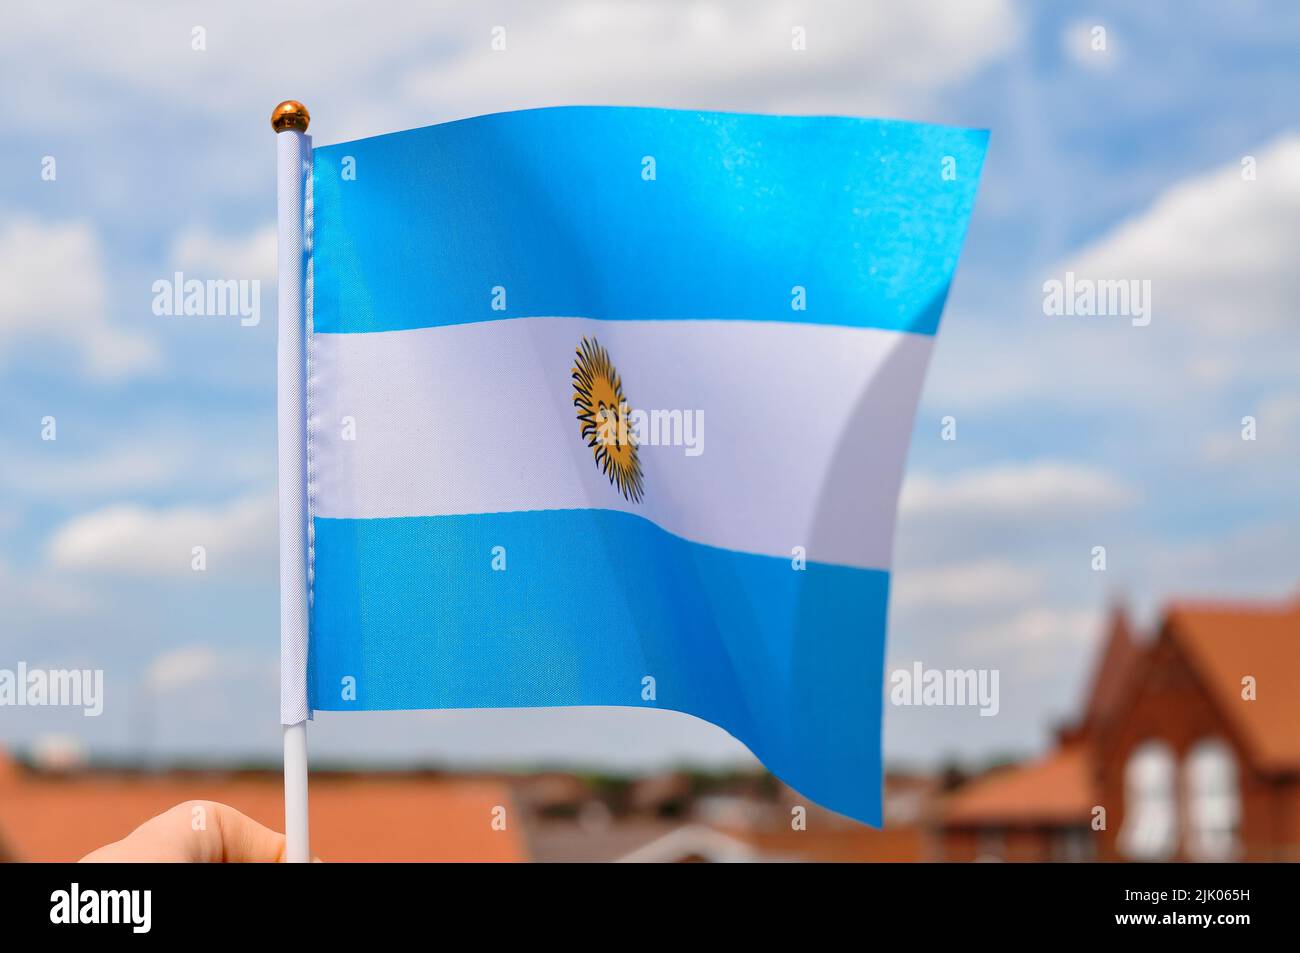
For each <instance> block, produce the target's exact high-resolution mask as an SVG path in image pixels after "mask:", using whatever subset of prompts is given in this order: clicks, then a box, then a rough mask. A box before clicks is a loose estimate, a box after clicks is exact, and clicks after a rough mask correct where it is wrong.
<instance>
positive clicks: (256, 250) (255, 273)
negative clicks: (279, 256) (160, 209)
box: [172, 222, 276, 285]
mask: <svg viewBox="0 0 1300 953" xmlns="http://www.w3.org/2000/svg"><path fill="white" fill-rule="evenodd" d="M172 261H173V263H174V264H175V266H176V267H177V268H178V269H180V270H181V271H183V272H185V273H186V277H187V278H222V279H236V280H241V281H242V280H251V279H257V280H259V281H261V282H262V283H263V284H265V285H271V284H274V283H275V278H276V237H275V223H274V222H270V223H268V224H266V225H262V226H260V227H259V228H256V229H254V230H253V231H251V232H249V233H248V234H244V235H229V236H227V235H217V234H215V233H213V232H212V231H210V230H209V229H207V228H206V227H203V226H191V227H190V228H187V229H185V230H184V231H182V232H181V233H180V234H178V235H177V236H176V239H175V241H174V242H173V243H172Z"/></svg>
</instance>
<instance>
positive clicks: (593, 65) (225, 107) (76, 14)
mask: <svg viewBox="0 0 1300 953" xmlns="http://www.w3.org/2000/svg"><path fill="white" fill-rule="evenodd" d="M196 20H197V21H201V25H202V26H203V27H204V29H205V30H206V34H205V42H206V49H204V50H201V51H200V50H195V49H193V48H192V42H191V30H192V28H193V26H194V25H195V21H196ZM394 24H400V29H395V28H394ZM6 26H7V29H6V30H5V31H4V32H3V33H0V56H4V57H5V59H6V61H7V62H9V63H10V64H11V65H12V66H15V68H20V66H21V64H23V63H27V62H30V63H33V64H37V63H38V64H39V65H40V67H41V68H42V69H43V70H46V71H49V72H50V73H51V74H54V75H59V76H60V77H61V82H62V84H63V85H62V88H64V89H65V90H67V91H68V95H67V96H66V97H65V99H66V100H67V106H68V109H70V110H72V112H71V113H69V112H68V111H67V110H64V111H62V112H60V115H59V122H60V123H68V122H76V123H78V125H79V126H80V127H83V128H84V127H85V125H86V124H94V123H106V122H111V121H113V119H114V116H113V115H112V112H111V111H112V109H113V108H124V107H125V106H126V105H127V104H129V107H130V108H131V109H132V110H133V112H135V113H137V114H138V112H139V111H140V110H141V108H148V107H142V106H141V105H140V103H139V100H140V99H143V100H144V101H145V102H147V103H155V104H160V105H161V104H170V105H175V104H183V105H184V107H185V109H186V111H187V114H189V113H192V112H193V111H195V110H200V111H208V112H210V113H218V112H224V113H229V114H230V115H231V116H232V117H237V118H238V119H239V121H240V122H241V125H245V126H246V124H247V122H248V118H249V116H248V110H250V109H253V108H256V110H257V115H258V116H259V118H260V117H263V116H265V115H266V114H268V113H269V110H270V107H271V106H272V105H274V103H275V101H276V100H277V99H279V98H282V97H283V96H284V95H289V94H292V95H296V96H299V97H301V98H302V99H303V100H304V101H306V102H307V104H308V106H310V107H312V108H313V109H317V108H318V107H319V108H320V109H322V110H328V113H327V114H328V115H329V117H330V121H329V128H330V130H331V132H330V135H329V136H328V141H338V140H341V139H347V138H352V137H355V136H360V135H373V134H376V133H381V132H387V131H390V130H391V129H393V128H404V127H409V126H418V125H424V124H426V123H428V122H432V121H436V120H438V119H441V118H449V117H451V116H463V115H471V114H473V113H476V112H483V111H495V110H502V109H511V108H519V107H522V106H533V105H557V104H563V103H596V102H600V103H636V104H639V105H662V106H683V107H695V108H724V109H734V110H777V109H789V110H792V111H814V112H825V111H840V112H855V113H860V112H873V111H884V112H901V111H903V109H904V108H905V107H906V105H907V104H909V103H915V102H916V101H917V100H918V99H921V100H924V99H925V98H926V97H927V96H928V95H929V94H930V93H932V92H934V91H935V90H938V89H941V88H944V87H946V86H949V85H951V84H953V83H955V82H957V81H959V80H960V79H962V78H964V77H966V76H968V75H970V74H971V73H973V72H974V71H976V70H978V69H979V68H981V67H983V66H985V65H987V64H989V63H991V62H993V61H995V60H997V59H998V58H999V57H1001V56H1003V55H1005V54H1007V53H1008V52H1009V51H1010V50H1011V49H1013V47H1014V46H1015V44H1016V42H1017V40H1018V38H1019V35H1020V24H1019V20H1018V17H1017V16H1016V13H1015V9H1014V6H1013V4H1012V3H1011V2H1010V0H964V2H962V3H960V4H952V3H948V2H942V0H910V2H908V3H897V4H877V3H870V4H868V3H857V2H851V0H843V2H837V3H816V4H814V3H789V2H780V0H776V2H742V0H734V2H719V0H713V2H695V3H691V4H684V3H678V2H669V0H627V2H621V3H618V4H609V3H597V2H591V0H572V2H556V3H547V4H538V3H529V2H514V3H509V2H507V3H499V4H494V5H493V6H492V7H491V8H490V9H487V10H485V9H482V8H479V7H477V6H473V5H467V4H441V5H440V4H429V3H427V2H415V0H405V2H378V0H377V2H373V3H371V4H369V5H367V8H366V10H365V11H364V13H362V12H360V11H358V10H357V9H356V7H355V5H353V4H349V3H346V2H342V0H320V2H319V3H316V4H314V5H313V7H312V13H311V15H310V16H303V15H302V12H301V11H300V10H298V9H296V8H292V7H282V6H278V5H275V4H266V3H252V2H247V3H228V4H222V5H220V6H218V7H212V8H210V9H205V10H204V11H203V13H202V14H201V15H196V14H195V13H194V12H191V11H187V10H184V9H179V8H178V9H172V8H167V9H162V8H157V9H156V8H148V9H146V8H143V7H140V8H132V7H125V8H123V9H120V10H119V9H109V8H107V7H105V6H104V5H102V4H98V3H91V2H83V3H66V4H58V5H55V6H52V7H51V6H46V7H41V8H39V9H38V8H35V7H33V8H31V9H30V10H29V9H25V8H21V7H20V8H19V9H17V10H16V11H14V12H13V14H12V19H11V20H10V21H9V22H8V23H7V24H6ZM496 26H502V27H504V28H505V30H506V50H505V51H504V52H496V51H494V50H492V48H491V40H492V32H491V31H492V29H493V28H494V27H496ZM795 27H804V28H805V29H806V31H807V48H806V50H804V51H801V52H796V51H794V50H792V49H791V38H792V30H793V29H794V28H795ZM287 33H291V34H292V36H293V38H294V42H293V49H294V50H295V51H305V52H304V55H286V52H285V46H284V39H283V38H284V36H285V35H286V34H287ZM159 76H166V77H167V80H166V82H161V83H160V82H159V81H158V77H159ZM521 79H523V81H522V82H521ZM105 83H111V84H113V85H114V88H119V87H120V88H125V89H126V90H129V91H130V92H131V93H132V94H134V95H128V96H118V97H115V98H110V99H109V100H105V98H104V97H102V96H91V95H85V96H80V97H79V96H77V95H75V93H76V92H77V91H81V92H84V93H87V94H90V93H92V92H93V91H97V90H99V89H101V88H102V87H103V85H104V84H105ZM376 88H381V89H383V90H384V95H383V96H381V97H376V96H375V95H373V92H374V90H375V89H376ZM25 99H33V101H35V98H33V97H17V100H19V101H16V102H13V103H9V104H7V105H6V106H5V107H4V113H7V114H8V115H9V117H10V118H11V119H12V120H16V121H18V122H21V123H23V124H26V125H32V126H44V125H45V124H47V123H48V122H49V121H50V118H49V116H48V115H47V114H46V112H45V111H43V110H38V109H32V108H31V107H30V106H29V105H28V104H27V103H26V102H23V101H22V100H25ZM253 104H256V106H254V105H253ZM322 115H325V113H322ZM264 121H265V120H264V119H262V122H264Z"/></svg>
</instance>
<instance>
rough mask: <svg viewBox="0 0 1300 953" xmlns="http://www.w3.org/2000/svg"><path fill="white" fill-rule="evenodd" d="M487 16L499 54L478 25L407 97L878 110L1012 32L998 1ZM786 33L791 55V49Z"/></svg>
mask: <svg viewBox="0 0 1300 953" xmlns="http://www.w3.org/2000/svg"><path fill="white" fill-rule="evenodd" d="M493 22H494V23H496V24H500V25H502V26H503V27H504V28H505V30H506V33H505V39H506V50H505V51H493V50H492V49H491V47H490V44H489V40H490V38H491V37H490V34H489V24H486V23H485V24H483V25H482V26H481V27H479V28H478V29H477V31H471V32H470V33H469V35H470V36H471V37H473V38H474V40H476V41H477V42H473V43H470V44H469V45H466V46H464V47H462V48H461V49H459V50H458V51H456V52H455V53H453V54H451V55H447V56H442V57H437V58H435V59H434V60H433V61H432V62H431V63H430V64H428V65H424V66H421V67H420V68H418V69H416V70H414V71H412V72H411V73H410V74H409V75H408V76H407V79H406V81H405V84H404V86H403V89H404V91H405V92H406V94H407V95H408V96H409V97H410V99H411V100H413V101H416V102H420V101H423V102H445V101H446V100H447V98H448V92H449V91H451V90H454V91H455V93H456V96H457V97H458V99H461V100H462V101H463V102H465V108H466V109H474V108H488V109H506V108H520V107H525V106H537V105H550V104H554V103H556V102H566V101H568V102H584V103H593V102H599V103H614V104H640V105H670V106H688V107H696V108H714V109H745V108H748V109H758V108H762V109H781V110H789V111H795V112H800V111H813V112H826V111H841V112H852V113H869V112H876V111H879V112H890V111H897V110H900V109H901V108H903V106H904V104H906V103H908V102H914V101H916V99H918V98H920V97H923V96H924V94H926V93H929V92H931V91H934V90H936V89H940V88H943V87H945V86H947V85H949V84H950V83H952V82H955V81H956V80H958V79H960V78H961V77H963V76H966V75H968V74H970V73H971V72H973V71H975V70H976V69H978V68H980V67H982V66H984V65H986V64H988V63H990V62H992V61H993V60H995V59H997V58H998V57H1000V56H1001V55H1003V54H1005V53H1006V52H1007V51H1008V50H1010V49H1011V48H1012V46H1013V45H1014V44H1015V42H1016V40H1017V38H1018V36H1019V28H1018V24H1017V21H1016V19H1015V16H1014V11H1013V9H1012V7H1011V5H1010V4H1009V3H1007V2H1004V0H973V2H965V3H961V4H951V3H938V2H934V0H923V2H915V0H913V2H909V3H905V4H853V5H836V6H834V7H831V8H828V7H826V6H822V5H813V4H791V3H766V4H755V3H744V4H734V3H732V4H728V3H716V2H715V3H698V4H692V5H691V6H689V7H687V6H683V5H678V4H671V3H663V2H652V0H636V2H625V3H620V4H618V5H610V4H602V3H592V2H577V3H569V4H564V5H547V6H545V7H544V8H543V7H534V8H532V9H531V10H530V9H528V8H519V9H518V11H517V12H515V13H514V14H513V15H511V16H508V17H506V16H501V17H498V18H497V19H496V20H494V21H493ZM796 27H798V28H802V29H803V30H804V31H805V37H806V49H804V50H803V51H796V50H793V49H792V48H791V47H792V36H793V31H794V29H795V28H796ZM520 76H528V77H532V78H533V81H531V82H529V83H526V84H521V83H520V82H519V77H520Z"/></svg>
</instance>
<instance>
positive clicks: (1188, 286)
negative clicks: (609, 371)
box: [926, 134, 1300, 436]
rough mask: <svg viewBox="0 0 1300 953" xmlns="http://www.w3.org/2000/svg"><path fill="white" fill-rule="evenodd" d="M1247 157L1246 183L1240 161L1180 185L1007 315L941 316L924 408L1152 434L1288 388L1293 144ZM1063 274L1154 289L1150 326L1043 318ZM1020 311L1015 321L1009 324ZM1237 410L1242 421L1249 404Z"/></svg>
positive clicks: (1064, 265) (1029, 288) (1299, 210)
mask: <svg viewBox="0 0 1300 953" xmlns="http://www.w3.org/2000/svg"><path fill="white" fill-rule="evenodd" d="M1252 156H1253V158H1254V160H1255V170H1256V174H1257V178H1256V179H1255V180H1254V181H1248V180H1245V179H1243V178H1242V164H1241V158H1245V157H1244V156H1243V157H1241V158H1236V159H1232V160H1231V161H1229V162H1226V163H1224V164H1223V165H1221V166H1219V167H1218V168H1215V169H1212V170H1210V171H1207V172H1204V173H1201V174H1198V175H1194V176H1191V177H1189V178H1187V179H1184V180H1183V181H1181V182H1178V183H1176V184H1175V185H1173V186H1171V187H1170V188H1169V189H1167V190H1166V191H1165V192H1164V193H1162V194H1161V195H1159V196H1157V197H1156V198H1155V199H1154V200H1153V201H1152V203H1151V204H1150V205H1149V206H1148V207H1147V208H1146V209H1144V210H1142V211H1141V212H1140V213H1138V214H1136V215H1134V216H1133V217H1132V218H1130V219H1128V220H1127V221H1125V222H1123V223H1121V224H1119V225H1117V226H1115V227H1114V228H1112V229H1111V230H1110V231H1108V232H1106V233H1105V234H1103V235H1102V236H1101V237H1099V238H1098V239H1097V240H1095V241H1093V242H1091V243H1089V244H1088V245H1086V246H1084V247H1082V248H1080V249H1079V250H1078V251H1076V252H1075V253H1073V254H1071V255H1069V256H1066V257H1065V258H1063V259H1062V260H1060V261H1058V262H1055V263H1054V264H1053V265H1052V266H1051V267H1050V268H1047V269H1045V270H1044V271H1043V272H1042V273H1041V274H1039V275H1038V276H1036V277H1035V278H1033V279H1032V280H1031V281H1030V282H1029V283H1028V284H1027V285H1026V287H1025V288H1023V289H1021V290H1020V291H1019V292H1016V291H1015V290H1014V289H1013V290H1012V291H1010V292H1009V294H1008V297H1009V301H1010V302H1011V306H1010V307H1009V308H1008V309H1006V310H1004V311H1002V312H1000V313H999V314H998V316H997V317H996V319H994V318H989V319H988V320H985V321H979V320H970V316H969V315H961V314H950V315H949V316H948V317H947V318H946V319H945V323H946V325H947V329H946V333H945V334H944V335H943V337H942V338H941V340H940V342H939V346H938V347H937V348H936V351H935V360H934V366H933V368H932V370H931V373H930V375H929V378H928V380H927V388H926V402H927V405H928V406H931V407H942V408H944V410H943V411H942V412H943V413H956V412H960V411H962V410H965V411H966V412H968V413H969V412H971V411H973V410H974V409H976V408H988V407H998V406H1007V405H1014V404H1016V403H1017V402H1021V401H1033V402H1034V403H1033V404H1032V405H1031V406H1032V407H1033V408H1035V409H1038V408H1042V407H1044V406H1064V407H1068V408H1069V409H1070V411H1071V412H1072V413H1078V412H1079V411H1081V410H1088V409H1107V410H1112V411H1118V412H1120V413H1123V414H1124V415H1126V416H1127V417H1132V418H1138V417H1142V418H1144V422H1146V423H1155V424H1156V425H1157V426H1156V427H1148V429H1149V430H1152V431H1153V432H1157V431H1158V425H1159V424H1161V423H1167V421H1168V418H1169V415H1170V412H1171V409H1173V408H1177V409H1178V411H1179V412H1180V413H1181V414H1182V415H1183V418H1184V419H1185V420H1193V419H1204V418H1205V416H1206V415H1207V414H1213V415H1216V416H1218V415H1220V414H1222V411H1223V406H1224V404H1223V399H1224V398H1225V397H1229V396H1230V395H1231V392H1232V389H1233V388H1238V387H1240V388H1248V389H1253V388H1256V387H1262V388H1268V389H1270V390H1273V389H1288V388H1291V386H1292V384H1293V382H1294V379H1295V368H1296V366H1297V364H1298V363H1300V322H1297V321H1296V320H1295V315H1294V310H1295V308H1294V303H1295V302H1296V301H1297V300H1300V268H1296V267H1295V262H1294V258H1295V249H1296V248H1297V247H1300V135H1296V134H1290V135H1287V136H1284V137H1282V138H1280V139H1278V140H1276V141H1275V142H1273V143H1271V144H1269V145H1266V146H1263V147H1261V148H1259V149H1256V150H1254V151H1253V152H1252ZM1067 271H1072V272H1074V274H1075V276H1076V278H1085V277H1091V278H1097V279H1112V280H1117V279H1131V280H1136V281H1150V282H1151V285H1150V289H1151V300H1150V313H1151V323H1150V324H1149V325H1148V326H1147V327H1133V326H1132V324H1131V319H1130V318H1128V317H1071V316H1057V317H1046V316H1044V315H1043V314H1042V303H1043V290H1042V285H1043V283H1044V282H1045V281H1048V280H1062V279H1063V277H1064V275H1065V273H1066V272H1067ZM1016 302H1018V303H1019V308H1020V310H1019V315H1020V316H1019V318H1012V319H1008V317H1007V314H1008V312H1011V313H1013V314H1014V313H1015V312H1016V306H1015V303H1016ZM1009 341H1014V347H1008V342H1009ZM1234 409H1235V408H1234ZM1235 411H1236V418H1235V419H1240V417H1241V416H1243V415H1245V414H1248V413H1251V408H1250V407H1249V406H1240V408H1239V409H1235ZM1150 418H1158V419H1156V420H1154V421H1152V420H1151V419H1150ZM1216 426H1217V421H1216ZM1197 436H1200V435H1197Z"/></svg>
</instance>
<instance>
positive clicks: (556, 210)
mask: <svg viewBox="0 0 1300 953" xmlns="http://www.w3.org/2000/svg"><path fill="white" fill-rule="evenodd" d="M986 141H987V133H986V132H983V131H973V130H963V129H951V128H944V127H938V126H930V125H919V124H913V123H906V122H894V121H882V120H866V119H847V118H811V117H779V116H757V115H730V114H719V113H702V112H682V111H672V110H659V109H630V108H604V107H573V108H557V109H538V110H528V111H522V112H513V113H504V114H498V115H490V116H483V117H478V118H474V119H468V120H464V121H460V122H451V123H446V124H442V125H437V126H431V127H428V128H424V129H416V130H411V131H407V132H399V133H394V134H391V135H384V136H378V137H375V138H370V139H362V140H359V141H355V142H347V143H343V144H340V145H331V146H326V147H321V148H317V149H315V150H314V152H313V153H312V159H311V172H310V177H309V179H308V182H307V185H306V190H307V198H306V203H305V204H306V209H307V210H306V213H305V214H306V223H305V231H306V239H307V241H306V248H307V251H306V260H305V271H306V276H305V288H304V297H305V308H306V312H307V313H306V322H307V344H306V349H307V372H306V376H307V393H306V415H307V421H306V433H307V463H306V472H307V487H306V491H307V492H306V497H307V520H308V534H309V535H308V574H309V588H310V597H309V605H310V615H309V634H308V639H307V649H306V651H307V657H306V659H305V661H303V660H299V662H300V663H301V664H299V665H288V666H286V671H290V672H292V671H302V670H303V669H304V668H305V671H306V679H305V682H306V684H305V685H288V686H287V687H286V698H285V703H286V712H287V714H286V722H287V723H288V722H291V721H293V720H294V719H295V718H296V717H297V716H299V715H301V716H302V717H306V716H307V715H308V714H309V713H310V712H312V711H315V710H328V711H354V710H380V709H384V710H391V709H443V708H498V707H542V706H574V705H585V706H592V705H594V706H610V705H617V706H629V707H636V708H659V709H671V710H674V711H679V712H687V713H689V714H692V715H695V716H697V717H699V718H702V719H705V720H707V721H709V722H712V723H713V724H715V725H718V726H720V727H722V728H724V729H726V730H727V731H728V732H730V733H731V734H732V735H734V736H735V737H736V738H738V739H739V740H740V741H742V742H744V743H745V744H746V745H747V746H748V747H749V748H750V750H751V751H753V752H754V754H755V755H756V756H757V757H758V758H759V759H760V760H761V761H762V762H763V763H764V764H765V765H766V766H767V767H768V768H769V769H770V770H771V771H772V772H773V773H775V774H776V775H777V776H779V777H780V778H782V779H783V780H785V781H786V782H788V783H789V784H790V785H791V786H792V787H794V788H795V789H796V790H798V791H799V792H801V793H802V794H803V795H804V796H806V797H808V798H811V799H813V800H816V801H818V802H820V803H822V804H824V805H825V806H827V807H829V808H831V809H834V810H836V811H839V812H842V813H844V814H847V815H849V816H851V817H855V818H858V819H861V820H863V821H867V822H869V823H872V824H877V825H878V824H879V823H880V810H881V808H880V795H881V750H880V745H881V740H880V739H881V718H882V699H883V685H884V658H885V630H886V616H887V609H888V595H889V580H890V576H889V567H890V551H891V547H892V539H893V533H894V520H895V510H896V504H897V497H898V489H899V484H900V482H901V479H902V473H903V466H904V461H905V458H906V455H907V447H908V442H909V439H910V435H911V430H912V420H913V415H914V412H915V407H916V403H917V399H918V396H919V393H920V390H921V386H922V382H923V378H924V373H925V368H926V363H927V361H928V359H929V356H930V351H931V348H932V346H933V342H934V335H935V333H936V331H937V330H938V326H939V317H940V313H941V311H942V309H943V304H944V299H945V297H946V295H947V291H948V286H949V283H950V281H951V279H952V275H953V271H954V268H955V266H956V263H957V258H958V254H959V251H960V248H961V245H962V241H963V238H964V234H965V231H966V226H967V222H968V219H969V217H970V213H971V208H972V205H973V202H974V197H975V192H976V185H977V182H978V178H979V171H980V166H981V163H982V161H983V156H984V150H985V144H986Z"/></svg>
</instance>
